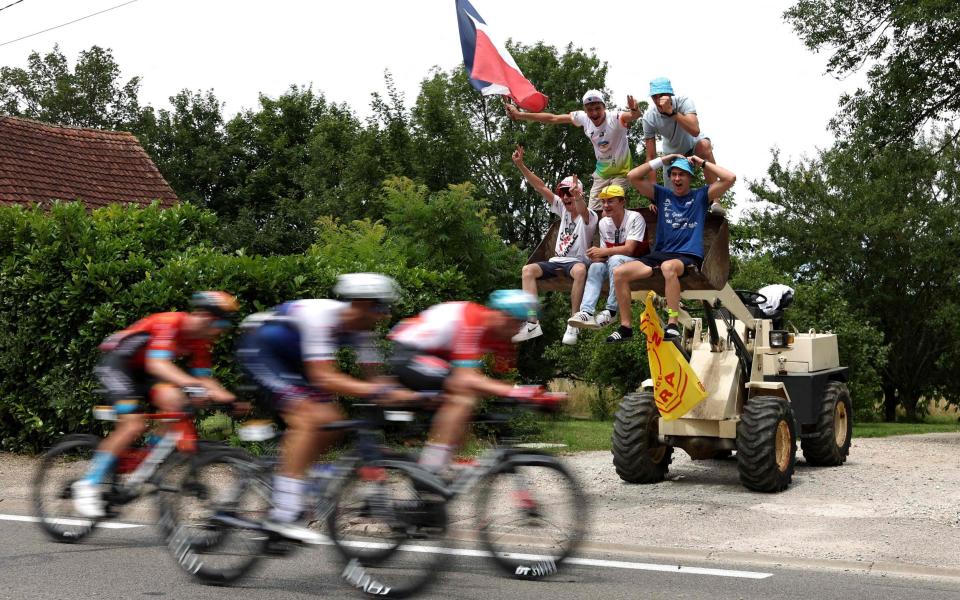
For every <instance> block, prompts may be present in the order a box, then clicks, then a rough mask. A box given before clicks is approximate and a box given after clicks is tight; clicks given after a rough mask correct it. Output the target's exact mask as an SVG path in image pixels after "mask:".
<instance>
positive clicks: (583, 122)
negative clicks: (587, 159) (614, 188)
mask: <svg viewBox="0 0 960 600" xmlns="http://www.w3.org/2000/svg"><path fill="white" fill-rule="evenodd" d="M620 114H621V113H617V114H612V113H609V112H608V113H607V116H606V118H605V119H604V120H603V123H601V124H600V125H594V124H593V121H591V120H590V117H588V116H587V113H585V112H583V111H582V110H575V111H573V112H572V113H570V117H571V118H572V119H573V122H574V123H576V124H577V125H579V126H580V127H583V133H584V134H586V136H587V137H588V138H590V142H591V143H592V144H593V152H594V154H596V156H597V168H596V170H594V176H595V177H600V178H601V179H610V178H612V177H626V175H627V173H628V172H629V171H630V169H632V168H633V159H632V158H631V157H630V142H629V141H628V140H627V128H626V127H624V126H623V123H621V122H620Z"/></svg>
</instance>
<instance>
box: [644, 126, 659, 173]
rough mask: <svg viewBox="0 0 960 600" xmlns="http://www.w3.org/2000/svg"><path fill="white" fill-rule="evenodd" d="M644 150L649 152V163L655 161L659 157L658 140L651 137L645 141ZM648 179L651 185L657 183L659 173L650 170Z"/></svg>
mask: <svg viewBox="0 0 960 600" xmlns="http://www.w3.org/2000/svg"><path fill="white" fill-rule="evenodd" d="M643 145H644V148H645V149H646V151H647V157H646V158H647V162H650V161H651V160H653V159H655V158H656V157H657V138H655V137H651V138H647V139H645V140H643ZM647 179H648V180H649V181H650V183H651V184H656V183H657V171H656V169H650V174H649V175H647Z"/></svg>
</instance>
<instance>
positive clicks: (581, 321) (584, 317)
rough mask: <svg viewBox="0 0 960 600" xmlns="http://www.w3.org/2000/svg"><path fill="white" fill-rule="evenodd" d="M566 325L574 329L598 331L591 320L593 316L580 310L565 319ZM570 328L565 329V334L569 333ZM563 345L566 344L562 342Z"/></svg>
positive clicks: (594, 322)
mask: <svg viewBox="0 0 960 600" xmlns="http://www.w3.org/2000/svg"><path fill="white" fill-rule="evenodd" d="M567 325H569V326H570V327H576V328H577V329H598V327H597V322H596V321H594V320H593V315H591V314H590V313H588V312H586V311H582V310H581V311H580V312H578V313H577V314H575V315H573V316H572V317H570V318H569V319H567ZM570 327H567V332H569V331H570ZM563 338H564V339H566V338H567V336H563ZM564 344H566V342H564Z"/></svg>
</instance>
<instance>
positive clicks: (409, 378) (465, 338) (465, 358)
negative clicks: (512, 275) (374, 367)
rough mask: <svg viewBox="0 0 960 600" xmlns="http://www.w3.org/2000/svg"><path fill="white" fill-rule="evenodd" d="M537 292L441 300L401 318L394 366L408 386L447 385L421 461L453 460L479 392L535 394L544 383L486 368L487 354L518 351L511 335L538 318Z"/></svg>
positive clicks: (431, 464)
mask: <svg viewBox="0 0 960 600" xmlns="http://www.w3.org/2000/svg"><path fill="white" fill-rule="evenodd" d="M537 308H538V302H537V297H536V296H534V295H533V294H531V293H529V292H525V291H523V290H497V291H495V292H493V293H492V294H490V299H489V301H488V302H487V306H483V305H481V304H476V303H473V302H445V303H443V304H437V305H435V306H432V307H430V308H428V309H427V310H425V311H424V312H422V313H420V314H419V315H417V316H416V317H412V318H410V319H405V320H404V321H401V322H400V323H399V324H397V326H396V327H394V329H393V330H392V331H391V332H390V334H389V335H388V338H389V339H390V340H391V341H392V342H393V354H392V355H391V359H390V366H391V370H392V372H393V374H394V375H396V376H397V378H398V379H399V380H400V382H401V383H402V384H403V385H405V386H406V387H408V388H410V389H413V390H417V391H442V392H443V403H442V404H441V406H440V409H439V410H438V411H437V414H436V416H435V417H434V420H433V423H432V425H431V429H430V434H429V436H428V438H427V445H426V446H425V447H424V449H423V452H422V453H421V454H420V464H421V465H422V466H424V467H426V468H428V469H431V470H434V471H440V470H442V469H444V468H445V467H446V466H447V465H448V464H449V462H450V459H451V456H452V454H453V450H454V448H456V446H457V445H458V444H459V443H460V440H461V439H462V438H463V435H464V432H465V430H466V426H467V421H468V420H469V419H470V416H471V415H472V414H473V410H474V408H475V407H476V404H477V399H478V397H479V396H484V395H491V396H501V397H516V398H521V397H530V396H533V395H534V394H535V393H536V392H538V391H539V390H541V389H542V388H540V387H538V386H513V385H511V384H509V383H505V382H503V381H498V380H496V379H492V378H490V377H487V376H486V375H484V374H483V372H482V371H481V370H480V367H481V366H482V359H483V356H484V355H485V354H488V353H491V352H492V353H495V354H496V355H497V357H498V358H505V357H507V356H508V355H510V354H512V352H513V346H512V344H511V338H512V337H513V335H514V334H515V333H516V331H517V329H518V328H519V327H520V324H521V323H524V322H526V321H527V320H529V319H536V318H537Z"/></svg>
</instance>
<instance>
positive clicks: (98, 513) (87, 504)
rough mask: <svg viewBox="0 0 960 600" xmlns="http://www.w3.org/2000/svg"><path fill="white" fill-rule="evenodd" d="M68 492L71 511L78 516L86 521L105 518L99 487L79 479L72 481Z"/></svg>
mask: <svg viewBox="0 0 960 600" xmlns="http://www.w3.org/2000/svg"><path fill="white" fill-rule="evenodd" d="M70 490H71V492H72V494H71V495H72V497H73V509H74V510H75V511H77V514H78V515H80V516H81V517H87V518H88V519H99V518H102V517H104V516H106V512H105V511H104V510H103V499H102V498H101V495H100V486H99V485H96V484H93V483H90V482H89V481H87V480H86V479H81V480H79V481H74V482H73V485H72V486H70Z"/></svg>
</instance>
